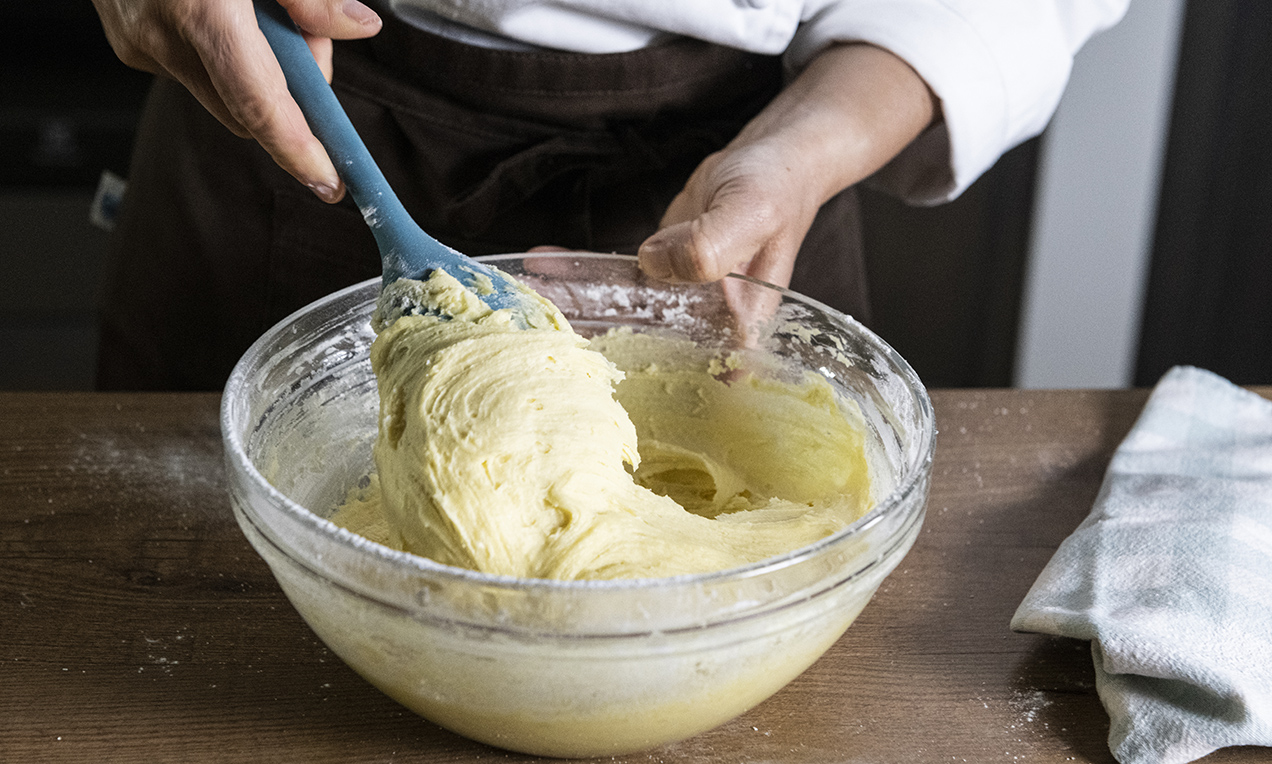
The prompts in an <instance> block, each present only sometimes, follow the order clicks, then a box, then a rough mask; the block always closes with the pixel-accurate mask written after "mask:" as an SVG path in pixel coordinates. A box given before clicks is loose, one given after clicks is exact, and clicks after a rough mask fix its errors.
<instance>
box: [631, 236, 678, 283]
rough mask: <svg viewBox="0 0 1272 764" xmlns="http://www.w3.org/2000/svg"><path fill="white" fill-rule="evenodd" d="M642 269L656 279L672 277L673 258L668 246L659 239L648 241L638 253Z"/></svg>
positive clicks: (641, 246)
mask: <svg viewBox="0 0 1272 764" xmlns="http://www.w3.org/2000/svg"><path fill="white" fill-rule="evenodd" d="M636 256H637V261H638V262H639V264H640V269H641V270H642V271H644V272H645V273H646V274H647V275H649V276H653V277H654V278H656V279H668V278H670V277H671V258H670V257H669V256H668V255H667V247H666V245H664V244H663V243H662V242H659V241H646V242H645V243H644V244H642V245H640V250H638V251H637V253H636Z"/></svg>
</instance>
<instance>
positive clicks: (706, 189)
mask: <svg viewBox="0 0 1272 764" xmlns="http://www.w3.org/2000/svg"><path fill="white" fill-rule="evenodd" d="M937 111H938V106H937V103H936V99H935V97H934V96H933V95H932V93H931V91H930V90H929V89H928V87H927V84H926V83H924V82H923V80H922V78H920V77H919V76H918V74H917V73H916V72H915V71H914V70H913V69H911V68H910V67H909V65H908V64H906V63H905V62H904V61H902V60H901V59H899V58H897V57H896V56H895V55H893V54H892V53H889V52H888V51H886V50H883V49H882V48H877V47H875V46H873V45H868V44H864V43H851V44H843V45H836V46H833V47H831V48H828V49H827V50H825V51H823V52H822V53H820V54H819V55H818V56H817V57H816V58H814V59H813V60H812V61H811V62H810V63H809V65H808V67H806V68H805V69H804V71H803V72H802V73H801V74H800V75H799V76H798V77H797V78H796V79H795V80H794V81H793V82H792V83H791V84H790V85H789V86H788V87H787V88H786V89H785V90H783V91H782V92H781V93H780V94H779V95H778V97H777V98H775V99H774V100H773V102H772V103H770V104H769V105H768V106H767V107H765V109H764V110H763V111H761V112H760V114H758V115H757V116H756V117H755V118H754V119H753V120H751V122H750V123H748V124H747V125H746V127H744V128H743V129H742V131H741V132H740V133H739V134H738V136H737V137H736V138H735V139H734V140H733V141H731V142H730V143H729V145H728V146H726V147H725V148H723V149H722V150H720V151H718V152H716V153H715V154H712V155H710V156H708V157H707V158H706V159H705V160H703V162H702V164H701V165H699V167H698V168H697V170H695V171H694V173H693V175H692V176H691V177H690V178H689V181H688V183H686V184H685V187H684V189H683V190H682V191H681V192H680V193H679V194H678V195H677V196H676V198H675V199H673V200H672V203H671V205H670V206H669V207H668V209H667V212H666V213H665V214H664V216H663V219H662V224H661V228H660V230H659V231H658V232H657V233H655V234H654V235H653V236H651V237H649V239H647V240H646V241H645V243H644V244H642V245H641V247H640V251H639V253H638V255H639V260H640V267H641V269H642V270H643V271H645V272H646V273H647V274H649V275H650V276H653V277H655V278H658V279H662V280H665V281H671V282H703V281H715V280H717V279H721V278H723V277H724V276H726V275H727V274H729V273H731V272H736V273H742V274H745V275H748V276H752V277H754V278H757V279H760V280H762V281H767V282H769V283H772V284H777V285H779V286H786V285H787V284H788V283H789V282H790V277H791V272H792V270H793V269H794V267H795V256H796V255H797V254H798V253H799V248H800V245H801V244H802V243H803V240H804V236H805V235H806V234H807V233H808V229H809V227H810V226H811V225H812V223H813V218H814V217H815V216H816V214H817V211H818V209H819V208H820V207H821V205H822V204H824V203H825V202H826V201H828V200H829V199H830V198H831V197H833V196H834V195H835V194H838V193H839V192H840V191H842V190H843V189H845V188H847V187H848V186H851V185H853V184H855V183H857V182H858V181H860V180H862V179H863V178H865V177H867V176H869V175H870V174H872V173H874V172H875V171H876V170H878V169H879V168H880V167H882V166H883V165H884V164H886V163H887V162H888V161H889V160H891V159H892V158H893V157H895V156H896V155H897V154H898V153H900V152H901V150H902V149H904V148H905V147H906V146H907V145H908V144H909V143H910V142H911V141H912V140H914V138H915V137H917V136H918V135H919V133H920V132H922V131H923V130H924V129H925V128H926V127H927V126H928V125H929V124H930V123H931V122H932V120H933V117H934V115H935V114H936V113H937Z"/></svg>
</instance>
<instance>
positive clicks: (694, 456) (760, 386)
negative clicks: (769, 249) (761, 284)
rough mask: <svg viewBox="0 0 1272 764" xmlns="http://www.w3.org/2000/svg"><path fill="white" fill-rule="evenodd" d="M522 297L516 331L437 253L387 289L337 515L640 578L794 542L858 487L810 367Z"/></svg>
mask: <svg viewBox="0 0 1272 764" xmlns="http://www.w3.org/2000/svg"><path fill="white" fill-rule="evenodd" d="M403 295H405V296H406V298H407V299H406V300H405V301H403V300H402V299H401V297H402V296H403ZM527 300H528V303H527V304H529V305H532V306H533V309H532V310H531V311H530V313H531V315H532V318H531V320H530V321H529V323H530V324H531V328H529V329H525V328H521V327H519V326H517V325H516V324H515V323H514V322H513V321H512V317H511V314H510V313H509V311H506V310H505V311H491V310H490V309H489V308H488V307H487V306H485V305H484V304H483V303H482V302H481V301H480V300H479V299H478V298H477V297H476V295H474V294H473V293H472V292H470V291H468V290H466V289H464V288H463V286H462V285H460V284H459V282H458V281H456V280H455V279H454V278H453V277H451V276H449V275H447V274H445V273H443V272H441V271H436V272H434V274H433V275H432V276H431V277H430V279H429V280H428V281H427V282H418V281H414V282H398V283H397V284H395V285H393V286H392V287H391V288H390V290H389V292H388V293H386V295H385V297H384V298H382V301H381V310H380V311H378V312H377V316H376V319H375V321H376V327H377V330H378V332H379V334H378V336H377V338H376V341H375V343H374V344H373V345H372V348H371V363H372V368H373V369H374V371H375V374H376V377H377V381H378V384H379V392H380V423H379V432H378V436H377V440H376V445H375V450H374V454H375V464H376V471H377V475H376V476H374V479H373V480H372V481H371V483H370V485H369V486H367V487H366V488H365V489H364V490H362V491H360V493H359V495H358V496H356V497H354V498H353V499H351V500H350V501H349V502H347V503H346V505H345V506H344V507H342V508H341V510H340V511H339V512H338V513H337V514H336V516H335V517H333V520H334V521H335V522H337V523H338V524H340V525H343V526H344V527H346V528H348V529H349V530H352V531H354V532H356V533H361V534H363V535H365V536H367V537H368V538H371V539H372V540H374V541H379V542H381V543H385V544H387V545H389V546H393V547H395V548H398V549H402V550H405V551H409V552H412V553H415V554H418V555H422V556H424V557H429V558H431V559H434V560H436V561H438V562H442V563H445V564H448V565H456V566H460V567H464V568H470V569H473V570H477V571H482V572H485V573H492V574H499V575H507V576H517V577H529V578H555V579H612V578H643V577H657V576H672V575H678V574H685V573H700V572H707V571H714V570H721V569H725V568H731V567H735V566H738V565H743V564H746V563H750V562H755V561H759V560H762V559H765V558H767V557H771V556H773V555H776V554H780V553H783V552H786V551H790V550H793V549H796V548H798V547H801V546H804V545H806V544H809V543H812V542H814V541H816V540H818V539H820V538H823V537H825V536H827V535H829V534H831V533H833V532H835V531H837V530H839V529H840V528H842V527H844V526H845V525H847V524H848V523H851V522H852V521H853V520H855V519H856V518H858V517H859V516H861V515H862V514H863V513H864V512H865V511H866V510H867V509H869V507H870V505H871V504H872V503H873V502H872V499H871V495H870V493H871V492H870V479H869V475H868V471H867V466H866V457H865V453H864V438H865V428H864V424H863V422H862V420H861V417H860V413H859V412H858V411H857V410H856V408H855V407H854V406H852V405H851V404H849V403H848V402H846V401H844V400H842V399H841V398H840V397H839V396H837V395H836V394H835V392H834V390H833V389H832V388H831V386H830V385H829V384H828V383H827V382H826V380H824V379H823V378H822V377H820V376H817V375H815V374H811V373H810V374H806V375H805V377H804V378H803V379H802V380H797V381H794V382H778V381H773V380H770V379H767V378H766V377H761V376H757V375H754V374H751V373H748V372H747V370H746V363H745V361H744V360H742V359H740V358H739V357H737V356H721V355H720V354H719V353H718V352H713V351H708V350H703V349H701V348H699V347H697V346H695V345H693V344H692V343H689V342H687V341H680V340H673V339H667V338H660V337H657V336H652V335H647V334H634V333H631V332H629V331H622V332H612V333H610V334H608V335H606V336H604V337H600V338H596V339H594V340H592V341H591V342H589V341H588V340H586V339H584V338H582V337H580V336H579V335H578V334H576V333H575V332H574V331H573V330H572V329H571V327H570V326H569V324H568V322H567V321H566V319H565V318H564V316H562V315H561V314H560V312H559V311H557V309H556V308H555V307H554V306H553V305H552V304H551V303H550V302H548V301H547V300H544V299H542V298H541V297H539V296H538V295H535V294H534V293H533V292H530V291H529V290H527ZM404 302H405V303H407V304H410V303H416V304H423V305H426V306H431V307H433V308H436V309H439V310H438V312H440V313H442V314H445V315H449V316H453V318H451V319H446V318H442V317H439V316H437V315H398V314H397V313H394V312H393V310H392V308H391V306H392V305H401V304H403V303H404Z"/></svg>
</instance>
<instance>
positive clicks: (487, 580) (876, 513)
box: [220, 250, 936, 592]
mask: <svg viewBox="0 0 1272 764" xmlns="http://www.w3.org/2000/svg"><path fill="white" fill-rule="evenodd" d="M527 257H570V258H574V259H592V260H611V261H628V262H630V263H632V264H635V263H636V261H637V258H636V257H635V256H633V255H623V254H617V253H596V252H578V251H572V250H570V251H564V252H561V251H552V252H519V253H505V254H498V255H485V256H479V257H475V258H474V259H475V260H478V261H481V262H485V263H499V262H504V261H508V260H521V259H525V258H527ZM725 278H728V279H739V280H742V281H748V282H751V283H753V284H756V285H758V286H761V287H764V288H767V289H773V290H777V291H778V292H779V293H781V295H782V296H783V298H785V299H788V300H795V301H797V302H801V303H804V304H806V305H809V306H811V307H813V308H815V309H817V310H819V311H822V312H824V313H827V314H829V315H831V316H834V317H836V318H838V319H840V320H843V321H845V322H847V323H849V324H852V325H853V328H854V329H855V330H856V331H859V332H860V333H861V334H862V335H863V336H864V337H865V338H866V340H867V341H868V342H869V344H870V345H872V346H873V347H874V349H875V350H876V351H879V352H880V353H881V355H883V356H884V357H885V358H886V359H887V360H888V362H889V363H890V364H891V365H892V367H893V368H894V369H895V370H896V371H897V372H898V373H899V374H900V375H901V376H902V377H903V378H904V379H905V382H906V387H907V389H908V390H910V391H911V392H912V393H913V394H914V398H915V404H916V406H915V408H916V411H917V414H918V418H919V419H920V421H921V422H922V423H923V427H922V428H921V430H920V432H919V433H918V437H919V441H918V443H917V444H916V447H915V449H914V453H915V454H916V460H915V462H914V464H913V468H912V469H910V470H909V471H908V473H907V474H905V475H903V476H902V479H901V480H899V481H898V482H897V484H896V485H894V486H893V488H892V490H891V491H889V492H888V494H887V495H885V496H883V497H881V498H880V499H879V500H878V501H876V503H875V506H874V507H872V508H871V509H870V511H869V512H867V513H866V514H864V515H862V516H861V517H859V518H857V519H856V520H854V521H853V522H851V523H849V524H848V525H846V526H844V527H843V528H841V529H839V530H838V531H836V532H834V533H832V534H830V535H828V536H825V537H824V538H821V539H818V540H817V541H815V542H813V543H811V544H807V545H805V546H802V547H798V548H796V549H792V550H790V551H788V552H784V553H782V554H779V555H775V556H773V557H769V558H766V559H763V560H759V561H756V562H752V563H747V564H746V565H740V566H737V567H733V568H725V569H723V570H717V571H710V572H706V573H690V574H681V575H676V576H660V577H646V578H622V579H604V580H595V579H586V580H559V579H546V578H521V577H517V576H507V575H499V574H491V573H482V572H480V571H475V570H470V569H467V568H460V567H456V566H453V565H446V564H444V563H440V562H437V561H435V560H431V559H429V558H427V557H422V556H419V555H416V554H413V553H411V552H405V551H400V550H397V549H393V548H391V547H387V546H384V545H382V544H379V543H376V542H374V541H371V540H369V539H367V538H365V537H363V536H360V535H358V534H356V533H353V532H352V531H349V530H347V529H345V528H341V527H340V526H338V525H336V524H335V523H333V522H331V521H330V520H328V519H326V518H323V517H321V516H319V515H318V514H316V513H315V512H313V511H311V510H309V509H307V508H305V507H303V506H301V505H300V504H299V503H297V502H295V501H293V500H292V499H291V498H289V497H288V496H287V495H286V494H284V493H282V492H281V491H279V490H278V489H277V488H275V487H274V486H273V485H272V484H271V483H270V482H269V481H268V480H266V479H265V477H264V476H263V475H262V474H261V473H260V471H259V470H257V468H256V466H255V465H254V464H253V463H252V461H251V460H250V459H249V458H248V456H247V453H246V451H245V449H244V447H243V438H242V435H241V433H240V432H238V430H237V428H236V427H235V426H234V425H235V423H234V421H233V413H234V411H233V401H232V400H231V396H230V394H229V393H230V391H231V388H232V387H236V386H237V387H244V386H245V385H244V384H243V381H244V380H246V379H247V377H248V375H247V365H248V361H249V359H253V358H255V357H256V356H258V355H260V354H261V353H260V351H261V349H262V348H263V347H264V346H265V345H266V344H268V343H269V342H270V341H271V340H272V339H273V338H274V337H275V336H277V335H280V334H282V333H283V332H285V331H289V327H290V326H291V325H292V324H293V323H294V322H295V321H296V320H297V319H298V318H300V317H301V316H303V315H305V314H307V313H310V312H311V311H313V310H314V309H315V308H316V307H317V306H319V305H322V304H324V303H331V302H336V301H338V300H340V299H342V298H344V297H346V296H348V295H349V294H351V293H355V292H360V291H363V290H365V289H366V288H367V287H368V286H370V285H371V284H373V283H374V282H379V281H380V280H381V279H380V278H379V277H376V278H371V279H367V280H365V281H362V282H359V283H356V284H351V285H350V286H347V287H345V288H343V289H340V290H337V291H335V292H332V293H330V294H328V295H325V296H323V297H320V298H319V299H317V300H315V301H313V302H311V303H309V304H308V305H306V306H304V307H302V308H300V309H298V310H296V311H293V312H292V313H291V314H289V315H288V316H286V317H285V318H283V319H282V320H280V321H278V322H277V323H276V324H274V325H273V326H272V327H270V328H269V329H268V330H266V331H265V332H264V333H263V334H262V335H261V336H260V337H258V338H257V339H256V341H255V342H253V343H252V345H251V346H250V347H249V348H248V350H247V351H246V352H244V354H243V356H242V357H241V358H240V359H239V361H238V362H237V363H236V364H235V366H234V369H233V371H232V372H231V374H230V376H229V379H228V381H227V382H226V385H225V388H224V390H223V394H222V399H221V411H220V424H221V433H222V443H223V445H224V448H225V453H226V457H227V458H228V459H230V460H231V461H233V463H234V464H235V465H236V466H237V467H238V469H239V471H240V473H241V474H243V475H246V476H247V477H248V478H249V479H250V480H251V482H252V483H253V484H254V486H255V488H257V489H258V490H262V491H263V492H264V493H266V495H267V496H268V497H269V498H270V499H271V500H272V501H273V502H274V504H275V506H278V507H280V508H281V509H282V510H283V511H284V512H285V513H286V514H287V515H288V516H289V519H291V520H293V521H297V522H299V523H300V524H301V525H302V526H306V527H308V528H310V529H312V530H313V531H315V532H318V533H320V534H323V535H326V536H331V537H334V539H335V540H337V541H338V542H339V543H341V544H342V545H345V546H351V547H353V548H354V549H355V550H356V551H358V552H360V553H364V554H371V555H373V556H375V557H377V558H379V559H381V560H384V561H385V562H386V563H389V564H390V565H393V566H396V567H399V568H404V569H409V570H410V571H411V572H416V573H427V574H429V575H433V576H438V577H441V578H445V579H449V580H452V581H457V582H464V583H467V584H472V585H480V586H485V587H494V588H499V589H506V590H517V591H527V592H533V591H562V592H565V591H587V592H594V591H615V592H624V591H646V590H656V589H672V588H679V587H683V586H685V585H686V584H692V585H706V584H710V585H720V584H725V583H728V582H732V581H743V580H745V579H748V578H752V577H756V576H760V575H764V574H768V573H772V572H775V571H778V570H781V569H784V568H788V567H792V566H795V565H798V564H800V563H802V562H806V561H808V560H811V559H814V558H816V557H819V556H821V555H822V554H824V553H826V552H827V550H828V549H829V548H832V547H836V546H839V545H841V544H843V543H845V542H846V541H847V540H849V539H851V538H853V537H856V536H859V535H861V534H863V533H864V532H865V531H867V530H869V529H870V528H872V527H874V526H875V525H876V524H878V523H879V522H881V521H882V520H883V519H884V518H885V517H887V516H888V515H890V514H893V513H894V511H895V510H896V509H897V508H900V507H907V506H910V505H911V502H909V501H908V499H910V498H911V497H912V496H913V494H914V493H915V492H916V491H918V490H920V489H921V488H922V487H923V485H924V484H925V481H926V478H927V476H928V473H929V470H928V469H927V467H928V465H930V464H931V462H932V459H933V454H934V451H935V445H936V420H935V412H934V410H933V407H932V401H931V398H930V396H929V395H928V392H927V389H926V387H925V386H924V385H923V384H922V382H921V381H920V380H919V377H918V374H917V373H916V372H915V371H914V369H913V368H912V367H911V366H910V364H909V363H908V362H907V361H906V360H905V359H904V358H903V357H902V356H901V355H900V354H899V353H898V352H897V351H896V350H895V349H893V348H892V346H891V345H889V344H888V343H887V342H885V341H884V340H883V339H882V338H881V337H879V336H878V335H877V334H875V333H874V332H873V331H871V330H870V329H869V328H867V327H866V326H865V325H863V324H862V323H861V322H859V321H857V320H856V319H855V318H853V317H852V316H850V315H847V314H845V313H843V312H841V311H838V310H836V309H834V308H831V307H830V306H828V305H826V304H824V303H822V302H819V301H817V300H815V299H813V298H811V297H807V296H805V295H802V294H799V293H798V292H793V291H791V290H789V289H786V288H784V287H779V286H776V285H774V284H770V283H767V282H764V281H761V280H759V279H755V278H752V277H750V276H745V275H742V274H736V273H730V274H729V275H728V276H726V277H725ZM236 383H237V384H236ZM913 504H914V505H915V509H914V511H915V512H916V514H921V513H922V512H923V509H924V505H925V502H922V501H918V502H913ZM252 521H253V524H254V525H257V526H259V524H260V523H259V521H258V520H256V519H255V518H252ZM908 525H909V524H908V523H902V524H901V527H902V528H905V527H908ZM274 543H275V544H276V545H277V542H276V541H275V542H274ZM894 546H895V545H894V544H884V545H883V548H882V549H881V553H880V554H879V555H869V556H867V557H866V558H864V559H863V560H862V564H861V565H860V566H857V567H854V569H853V571H852V572H851V573H850V574H849V575H847V576H845V579H851V578H855V577H856V576H857V575H858V574H860V573H862V572H865V571H867V570H869V569H871V568H873V567H874V565H875V564H876V562H877V560H878V558H879V557H881V556H882V555H884V554H887V553H888V552H889V551H890V550H891V549H892V548H893V547H894ZM288 556H289V557H291V556H292V555H291V554H288ZM295 561H296V562H298V563H301V564H304V565H305V567H308V568H312V566H311V565H309V564H308V563H306V562H305V561H304V560H295ZM314 572H315V573H321V572H320V571H317V570H315V571H314Z"/></svg>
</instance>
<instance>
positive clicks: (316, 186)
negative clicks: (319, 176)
mask: <svg viewBox="0 0 1272 764" xmlns="http://www.w3.org/2000/svg"><path fill="white" fill-rule="evenodd" d="M305 185H306V186H308V187H309V190H310V191H313V192H314V193H315V194H316V195H317V196H318V198H319V199H321V200H323V201H324V202H327V203H328V204H330V203H332V202H334V201H336V199H337V198H338V197H337V191H336V186H335V185H334V184H332V183H328V182H325V181H319V182H317V183H306V184H305Z"/></svg>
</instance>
